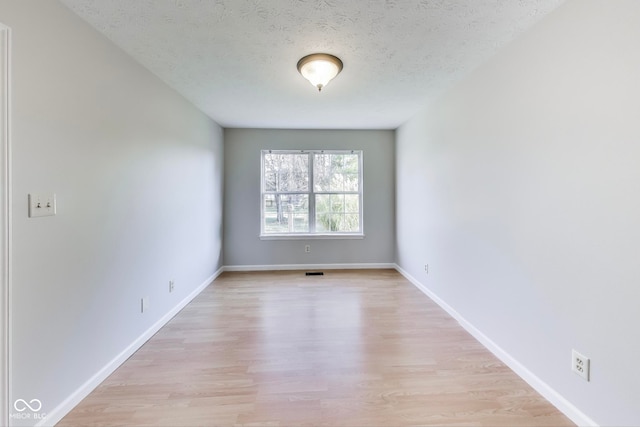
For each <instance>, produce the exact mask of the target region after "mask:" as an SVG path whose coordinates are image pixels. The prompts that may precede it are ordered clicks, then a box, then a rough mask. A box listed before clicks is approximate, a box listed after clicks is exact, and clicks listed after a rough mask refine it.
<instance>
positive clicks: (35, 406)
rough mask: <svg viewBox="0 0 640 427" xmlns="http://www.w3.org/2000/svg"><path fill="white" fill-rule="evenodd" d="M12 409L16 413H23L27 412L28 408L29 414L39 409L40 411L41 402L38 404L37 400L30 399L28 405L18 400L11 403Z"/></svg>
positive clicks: (22, 400)
mask: <svg viewBox="0 0 640 427" xmlns="http://www.w3.org/2000/svg"><path fill="white" fill-rule="evenodd" d="M32 405H33V406H32ZM13 407H14V408H15V410H16V411H18V412H24V411H26V410H27V408H29V409H30V410H31V412H38V411H39V410H40V409H42V402H40V400H38V399H31V400H30V401H29V403H27V401H26V400H24V399H18V400H16V401H15V402H13Z"/></svg>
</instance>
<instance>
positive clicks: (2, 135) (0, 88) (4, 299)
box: [0, 23, 11, 425]
mask: <svg viewBox="0 0 640 427" xmlns="http://www.w3.org/2000/svg"><path fill="white" fill-rule="evenodd" d="M10 60H11V29H10V28H9V27H7V26H6V25H4V24H2V23H0V241H1V244H0V313H1V315H0V378H1V379H0V425H9V412H10V403H9V399H10V398H9V387H10V382H11V379H10V378H9V375H10V372H11V371H10V369H9V363H10V354H9V344H10V319H11V317H10V308H11V300H10V287H11V286H10V284H11V274H10V273H11V271H10V256H11V210H10V206H11V181H10V178H11V129H10V123H11V93H10V89H11V63H10Z"/></svg>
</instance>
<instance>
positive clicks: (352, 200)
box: [344, 194, 360, 214]
mask: <svg viewBox="0 0 640 427" xmlns="http://www.w3.org/2000/svg"><path fill="white" fill-rule="evenodd" d="M344 202H345V203H344V206H345V207H344V211H345V213H356V214H357V213H359V212H360V196H359V195H357V194H345V196H344Z"/></svg>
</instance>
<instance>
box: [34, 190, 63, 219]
mask: <svg viewBox="0 0 640 427" xmlns="http://www.w3.org/2000/svg"><path fill="white" fill-rule="evenodd" d="M55 214H56V195H55V194H53V193H46V194H29V218H37V217H40V216H53V215H55Z"/></svg>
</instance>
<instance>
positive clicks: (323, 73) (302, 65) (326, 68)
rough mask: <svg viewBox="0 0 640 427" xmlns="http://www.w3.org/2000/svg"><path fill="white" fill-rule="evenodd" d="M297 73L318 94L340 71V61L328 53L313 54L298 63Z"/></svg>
mask: <svg viewBox="0 0 640 427" xmlns="http://www.w3.org/2000/svg"><path fill="white" fill-rule="evenodd" d="M298 71H299V72H300V74H302V77H304V78H305V79H307V80H309V81H310V82H311V84H312V85H314V86H315V87H317V88H318V92H320V91H321V90H322V88H323V87H325V86H326V85H327V84H328V83H329V82H330V81H331V79H333V78H334V77H335V76H337V75H338V73H339V72H340V71H342V61H341V60H340V58H338V57H335V56H333V55H329V54H328V53H313V54H311V55H307V56H305V57H303V58H301V59H300V61H298Z"/></svg>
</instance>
